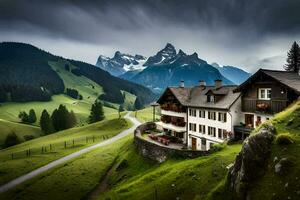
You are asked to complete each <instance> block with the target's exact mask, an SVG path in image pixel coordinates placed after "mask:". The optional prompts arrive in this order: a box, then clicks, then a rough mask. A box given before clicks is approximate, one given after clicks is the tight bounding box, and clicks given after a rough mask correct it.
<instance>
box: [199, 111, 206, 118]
mask: <svg viewBox="0 0 300 200" xmlns="http://www.w3.org/2000/svg"><path fill="white" fill-rule="evenodd" d="M199 117H200V118H205V110H199Z"/></svg>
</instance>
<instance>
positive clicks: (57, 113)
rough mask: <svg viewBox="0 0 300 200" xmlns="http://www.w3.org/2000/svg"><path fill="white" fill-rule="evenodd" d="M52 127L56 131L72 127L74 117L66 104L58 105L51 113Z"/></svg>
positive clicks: (74, 123) (74, 121)
mask: <svg viewBox="0 0 300 200" xmlns="http://www.w3.org/2000/svg"><path fill="white" fill-rule="evenodd" d="M51 120H52V124H53V127H54V129H55V130H56V131H61V130H65V129H69V128H72V127H74V126H75V125H76V117H75V114H74V113H73V111H71V112H69V111H68V109H67V108H66V106H64V105H59V107H58V109H55V110H54V111H53V113H52V115H51Z"/></svg>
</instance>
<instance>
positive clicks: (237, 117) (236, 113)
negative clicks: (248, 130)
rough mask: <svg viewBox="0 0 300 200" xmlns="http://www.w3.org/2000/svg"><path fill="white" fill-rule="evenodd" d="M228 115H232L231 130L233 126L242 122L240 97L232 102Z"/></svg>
mask: <svg viewBox="0 0 300 200" xmlns="http://www.w3.org/2000/svg"><path fill="white" fill-rule="evenodd" d="M229 112H230V115H231V116H232V132H233V126H237V125H240V123H241V122H242V123H244V121H245V116H244V114H243V112H242V98H241V97H239V98H238V99H237V100H236V101H235V102H234V104H232V106H231V107H230V111H229Z"/></svg>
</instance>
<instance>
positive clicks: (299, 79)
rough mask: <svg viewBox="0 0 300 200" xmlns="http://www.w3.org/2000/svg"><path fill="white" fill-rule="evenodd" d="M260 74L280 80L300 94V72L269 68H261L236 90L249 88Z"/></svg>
mask: <svg viewBox="0 0 300 200" xmlns="http://www.w3.org/2000/svg"><path fill="white" fill-rule="evenodd" d="M260 74H264V75H266V76H268V77H270V78H272V79H273V80H275V81H278V82H279V83H281V84H282V85H285V86H286V87H288V88H289V89H291V90H294V91H295V92H296V93H297V94H300V76H299V74H298V73H295V72H288V71H280V70H268V69H259V70H258V71H257V72H256V73H255V74H253V75H252V76H251V77H250V78H248V79H247V80H246V81H245V82H244V83H242V84H241V85H240V86H239V87H237V88H236V89H235V90H234V92H241V91H243V89H245V88H247V87H248V86H249V85H250V84H251V83H252V81H253V80H255V78H257V77H258V76H259V75H260Z"/></svg>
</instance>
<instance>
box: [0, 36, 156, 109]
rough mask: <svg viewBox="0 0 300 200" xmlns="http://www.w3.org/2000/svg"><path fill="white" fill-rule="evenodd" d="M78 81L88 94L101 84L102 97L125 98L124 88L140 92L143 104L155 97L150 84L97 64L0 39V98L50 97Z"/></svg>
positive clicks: (42, 99) (38, 99) (35, 99)
mask: <svg viewBox="0 0 300 200" xmlns="http://www.w3.org/2000/svg"><path fill="white" fill-rule="evenodd" d="M65 64H68V65H69V73H65V72H66V70H64V69H66V68H67V66H66V65H65ZM53 68H54V69H55V70H53ZM57 70H58V71H57ZM57 72H61V73H57ZM70 73H72V74H73V76H71V75H70ZM87 79H89V80H87ZM75 82H76V83H77V82H79V83H80V84H79V86H78V88H80V89H82V90H83V91H84V92H83V93H87V94H90V84H92V85H95V87H97V88H92V89H93V90H95V92H93V93H100V91H99V86H101V87H102V89H103V91H104V94H102V95H101V97H102V98H103V100H106V101H109V102H112V103H118V104H120V103H123V102H124V99H123V96H122V92H121V91H127V92H129V93H131V94H134V95H135V96H138V97H139V98H140V100H141V101H142V103H143V104H146V103H149V102H151V101H153V100H154V98H155V95H154V94H153V93H152V92H151V91H150V90H149V89H148V88H146V87H144V86H141V85H138V84H135V83H131V82H129V81H126V80H123V79H120V78H117V77H114V76H111V75H110V74H109V73H107V72H106V71H103V70H102V69H100V68H98V67H96V66H94V65H91V64H88V63H84V62H79V61H75V60H68V59H64V58H62V57H58V56H55V55H52V54H50V53H48V52H46V51H43V50H41V49H38V48H36V47H34V46H32V45H29V44H24V43H15V42H2V43H0V102H29V101H49V100H50V99H51V96H53V95H55V94H62V93H63V92H64V90H65V89H66V88H67V87H68V86H74V83H75ZM95 83H97V84H95ZM103 95H104V96H103Z"/></svg>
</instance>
